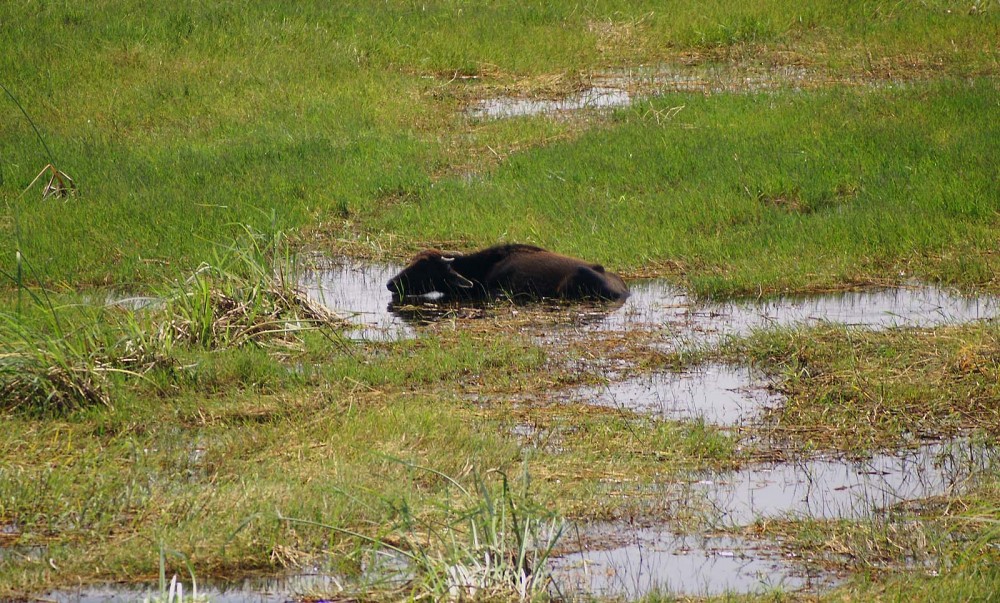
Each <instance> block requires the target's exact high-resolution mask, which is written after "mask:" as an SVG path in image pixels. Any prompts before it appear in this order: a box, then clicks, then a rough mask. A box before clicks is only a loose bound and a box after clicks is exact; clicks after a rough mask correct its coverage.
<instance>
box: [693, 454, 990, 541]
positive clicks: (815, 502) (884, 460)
mask: <svg viewBox="0 0 1000 603" xmlns="http://www.w3.org/2000/svg"><path fill="white" fill-rule="evenodd" d="M997 462H1000V451H998V450H997V448H995V447H986V446H981V445H974V444H972V443H970V442H969V441H968V440H962V439H959V440H954V441H944V442H931V443H925V444H923V445H922V446H919V447H917V448H915V449H913V450H903V451H899V452H897V453H893V454H877V455H875V456H873V457H872V458H870V459H867V460H862V461H850V460H845V459H837V458H824V457H821V458H814V459H809V460H805V461H801V462H790V463H772V464H766V465H758V466H753V467H749V468H747V469H744V470H742V471H736V472H730V473H722V474H715V475H711V474H709V475H705V476H704V477H703V478H702V479H701V480H699V481H698V482H697V483H695V484H694V487H695V489H696V490H698V491H701V492H702V493H703V495H704V497H705V499H706V500H707V501H708V502H709V506H710V509H709V511H708V513H707V515H708V519H709V520H710V521H713V522H717V523H719V524H721V525H723V526H733V525H746V524H749V523H752V522H753V521H755V520H757V519H760V518H774V517H786V516H790V517H812V518H828V519H860V518H866V517H872V516H874V515H875V514H876V513H878V512H881V511H883V510H885V509H888V508H891V507H893V506H894V505H898V504H900V503H903V502H907V501H913V500H920V499H924V498H930V497H934V496H940V495H947V494H951V493H955V492H960V491H962V490H963V489H965V488H967V487H969V486H970V485H971V483H970V482H971V481H972V480H974V479H975V476H976V475H977V474H979V473H980V472H981V471H982V470H985V469H986V468H987V467H990V466H991V465H992V464H995V463H997Z"/></svg>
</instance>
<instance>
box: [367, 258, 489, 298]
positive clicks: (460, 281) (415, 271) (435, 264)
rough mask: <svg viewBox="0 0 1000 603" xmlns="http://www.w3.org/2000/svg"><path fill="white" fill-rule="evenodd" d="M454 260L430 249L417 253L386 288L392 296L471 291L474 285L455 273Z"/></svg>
mask: <svg viewBox="0 0 1000 603" xmlns="http://www.w3.org/2000/svg"><path fill="white" fill-rule="evenodd" d="M454 262H455V258H454V257H451V256H446V255H444V254H442V253H441V252H440V251H437V250H435V249H431V250H428V251H422V252H420V253H418V254H417V255H416V256H414V258H413V259H412V260H411V261H410V264H409V265H408V266H407V267H406V268H403V270H402V271H401V272H400V273H399V274H397V275H396V276H394V277H392V279H390V280H389V282H388V283H387V284H386V288H387V289H389V291H392V293H393V294H394V295H398V296H399V297H405V296H407V295H424V294H426V293H432V292H435V291H437V292H440V293H448V292H449V291H454V290H456V289H471V288H472V287H474V286H475V284H474V283H473V282H472V281H470V280H469V279H467V278H465V277H464V276H462V275H461V274H459V273H458V272H456V271H455V267H454V266H453V264H454Z"/></svg>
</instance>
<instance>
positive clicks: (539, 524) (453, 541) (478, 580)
mask: <svg viewBox="0 0 1000 603" xmlns="http://www.w3.org/2000/svg"><path fill="white" fill-rule="evenodd" d="M404 464H405V465H406V466H408V467H410V468H411V469H415V470H418V471H424V472H429V473H430V474H432V475H433V476H436V477H437V478H440V479H442V480H444V481H445V482H447V483H448V484H450V485H451V486H452V487H454V489H455V490H456V491H457V493H458V501H457V502H456V503H446V504H445V505H444V506H443V508H442V509H441V511H442V513H441V514H434V515H433V516H432V517H421V516H418V515H416V514H415V513H414V511H413V509H412V508H411V507H410V506H409V505H405V504H404V505H399V506H398V507H396V508H397V520H398V522H399V525H401V526H402V530H401V531H400V532H399V533H397V534H393V535H390V536H385V537H382V538H373V537H368V536H365V535H363V534H360V533H358V532H354V531H350V530H346V529H343V528H339V527H336V526H332V525H327V524H321V523H317V522H312V521H307V520H301V519H294V518H288V517H281V516H279V517H280V519H281V520H282V521H286V522H288V523H291V524H301V525H312V526H317V527H323V528H326V529H330V530H333V531H334V532H337V533H340V534H343V535H347V536H350V537H354V538H358V539H360V540H361V541H363V542H366V543H368V544H371V545H373V546H374V548H375V549H376V553H378V552H379V551H391V552H392V553H394V554H395V556H396V557H398V558H401V561H402V563H403V565H402V568H401V569H400V570H397V573H399V574H402V575H403V576H405V577H406V579H405V581H404V583H403V585H402V587H400V588H398V589H397V590H396V593H395V594H396V595H405V596H407V597H408V598H410V599H415V600H419V599H431V600H435V601H437V600H453V601H455V600H457V601H466V600H491V601H492V600H504V601H510V600H516V601H531V600H537V599H538V598H539V597H541V596H543V595H545V594H546V593H548V592H549V590H550V588H552V587H553V581H552V577H551V575H550V574H549V571H548V569H547V563H548V560H549V558H550V556H551V554H552V552H553V550H554V549H555V545H556V542H557V541H558V540H559V537H560V536H561V535H562V531H563V521H562V519H560V518H558V517H556V516H555V515H554V514H553V513H552V512H550V511H547V510H545V509H542V508H540V507H539V506H538V505H536V504H534V503H533V502H532V501H531V500H530V499H529V498H528V496H527V485H528V479H527V475H525V477H524V480H523V484H524V487H523V489H522V491H521V492H514V490H513V489H512V487H511V484H510V482H509V480H508V477H507V475H506V474H505V473H503V472H501V471H491V472H489V473H488V475H495V476H499V478H500V479H499V484H497V483H490V481H488V480H487V479H485V478H484V477H483V476H480V475H479V474H475V475H474V479H473V487H472V488H471V489H469V488H466V487H464V486H463V485H462V484H461V483H459V482H458V481H457V480H456V479H454V478H452V477H450V476H448V475H445V474H443V473H441V472H439V471H437V470H434V469H429V468H425V467H419V466H417V465H414V464H412V463H404ZM387 502H388V501H387ZM390 504H391V503H390ZM392 506H395V505H392ZM366 596H371V594H370V593H366Z"/></svg>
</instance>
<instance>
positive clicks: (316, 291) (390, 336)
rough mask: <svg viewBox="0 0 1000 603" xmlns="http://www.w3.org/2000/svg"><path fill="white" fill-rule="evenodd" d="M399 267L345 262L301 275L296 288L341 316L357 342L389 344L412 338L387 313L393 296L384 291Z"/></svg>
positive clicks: (398, 319)
mask: <svg viewBox="0 0 1000 603" xmlns="http://www.w3.org/2000/svg"><path fill="white" fill-rule="evenodd" d="M400 270H402V266H399V265H395V264H369V263H360V262H352V261H344V262H342V263H340V264H337V265H334V266H330V267H327V268H324V269H322V270H310V271H307V272H306V273H305V274H303V275H302V278H301V279H300V280H299V286H300V287H301V288H302V289H303V290H304V291H305V293H306V295H307V296H309V298H310V299H313V300H316V301H318V302H320V303H322V304H323V305H324V306H326V307H327V308H329V309H331V310H333V311H334V312H336V313H337V314H338V315H340V316H343V317H344V318H346V319H347V320H348V321H350V323H351V324H353V325H354V327H355V328H354V330H353V331H350V332H349V333H348V335H349V336H350V337H353V338H356V339H367V340H373V341H392V340H397V339H404V338H407V337H413V336H414V335H415V333H414V330H413V327H411V326H410V325H409V324H407V322H406V321H405V320H403V319H402V318H401V317H400V316H399V315H397V314H393V313H392V312H389V310H388V306H389V302H390V301H392V294H391V293H389V290H388V289H386V288H385V284H386V283H387V282H388V281H389V279H390V278H392V277H393V276H395V275H396V273H398V272H399V271H400Z"/></svg>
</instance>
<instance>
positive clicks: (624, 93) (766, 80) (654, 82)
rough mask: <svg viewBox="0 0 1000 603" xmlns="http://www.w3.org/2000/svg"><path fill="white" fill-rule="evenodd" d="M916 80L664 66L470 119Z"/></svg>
mask: <svg viewBox="0 0 1000 603" xmlns="http://www.w3.org/2000/svg"><path fill="white" fill-rule="evenodd" d="M912 81H913V80H912V79H911V78H905V79H892V78H878V77H871V76H870V75H869V76H866V77H846V76H842V75H841V76H832V75H829V74H826V73H824V72H823V71H822V70H819V69H816V68H807V67H801V66H796V65H777V66H772V67H763V66H756V67H753V66H744V67H741V68H740V69H734V68H733V67H731V66H728V65H710V66H706V65H691V66H681V65H672V66H669V67H668V66H662V67H658V68H638V69H631V70H622V71H611V72H605V73H599V74H596V75H594V76H592V77H591V78H590V79H589V82H588V83H587V85H586V86H585V87H583V89H582V90H579V91H576V92H573V93H569V94H565V95H562V96H559V97H556V98H527V97H523V96H499V97H495V98H486V99H482V100H479V101H476V102H475V103H473V104H472V105H471V106H470V107H469V109H468V112H469V115H470V116H471V117H473V118H476V119H503V118H511V117H523V116H529V115H559V114H565V113H569V112H574V111H582V110H604V109H614V108H618V107H627V106H629V105H632V104H633V103H635V102H637V101H641V100H642V99H643V98H648V97H653V96H659V95H663V94H668V93H672V92H698V93H702V94H723V93H728V94H733V93H736V94H740V93H745V94H759V93H761V92H768V91H775V90H796V91H797V90H810V89H816V88H826V87H831V86H867V87H872V88H875V87H887V86H906V85H908V84H910V83H912ZM682 109H683V107H677V108H676V109H674V110H667V111H662V112H658V113H655V114H654V117H656V118H658V119H661V120H667V119H670V118H672V117H673V116H674V115H675V114H676V112H677V111H679V110H682Z"/></svg>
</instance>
